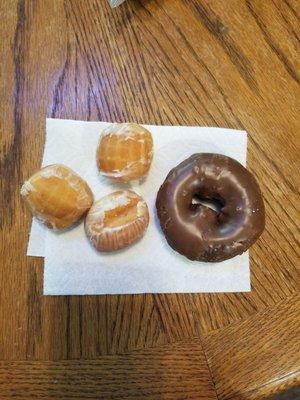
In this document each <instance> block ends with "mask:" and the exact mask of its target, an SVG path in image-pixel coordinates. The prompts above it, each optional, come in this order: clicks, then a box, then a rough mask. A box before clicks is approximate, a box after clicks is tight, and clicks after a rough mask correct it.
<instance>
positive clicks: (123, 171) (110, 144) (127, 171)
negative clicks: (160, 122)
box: [96, 123, 153, 182]
mask: <svg viewBox="0 0 300 400" xmlns="http://www.w3.org/2000/svg"><path fill="white" fill-rule="evenodd" d="M152 158H153V140H152V135H151V133H150V132H149V131H148V130H147V129H145V128H143V127H142V126H140V125H138V124H134V123H123V124H111V125H110V126H109V127H108V128H106V129H105V130H104V131H103V132H102V134H101V137H100V140H99V144H98V148H97V154H96V159H97V165H98V168H99V171H100V173H101V174H102V175H104V176H107V177H108V178H111V179H114V180H115V181H119V182H128V181H131V180H135V179H141V178H144V177H145V176H146V175H147V173H148V171H149V168H150V165H151V162H152Z"/></svg>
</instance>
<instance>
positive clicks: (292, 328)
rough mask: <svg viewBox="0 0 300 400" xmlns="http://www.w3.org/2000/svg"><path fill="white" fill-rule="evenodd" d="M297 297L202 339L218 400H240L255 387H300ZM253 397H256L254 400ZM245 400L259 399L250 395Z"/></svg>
mask: <svg viewBox="0 0 300 400" xmlns="http://www.w3.org/2000/svg"><path fill="white" fill-rule="evenodd" d="M299 309H300V295H299V294H297V295H294V296H292V297H290V298H289V299H287V300H284V301H282V302H280V303H279V304H277V305H276V307H275V308H274V309H270V310H266V311H264V312H261V313H258V314H256V315H255V316H253V317H251V318H249V319H247V320H246V321H244V322H242V323H238V324H232V325H231V326H229V327H226V328H224V329H222V330H220V331H216V332H214V333H211V334H209V335H207V336H206V337H204V338H203V346H204V348H205V352H206V355H207V360H208V364H209V365H210V368H211V371H212V375H213V380H214V382H215V387H216V390H217V394H218V398H219V399H231V398H232V399H233V398H234V399H240V398H243V393H247V392H251V391H254V389H255V388H257V387H263V386H264V387H265V390H267V386H269V387H270V390H272V391H273V387H274V386H277V385H278V384H281V383H282V382H284V381H289V380H291V383H292V386H293V385H295V383H298V384H299V385H300V374H299V372H300V368H299V365H300V351H299V349H300V346H299V344H300V342H299V338H300V320H299ZM255 396H256V397H255ZM246 398H258V394H257V393H256V392H255V391H254V393H250V394H249V396H247V397H246Z"/></svg>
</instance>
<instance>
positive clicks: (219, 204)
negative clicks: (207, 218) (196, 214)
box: [190, 194, 225, 213]
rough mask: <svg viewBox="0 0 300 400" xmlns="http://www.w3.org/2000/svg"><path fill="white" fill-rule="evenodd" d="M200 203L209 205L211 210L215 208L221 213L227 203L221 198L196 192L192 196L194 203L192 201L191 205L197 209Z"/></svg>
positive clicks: (193, 208)
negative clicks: (209, 196)
mask: <svg viewBox="0 0 300 400" xmlns="http://www.w3.org/2000/svg"><path fill="white" fill-rule="evenodd" d="M200 205H201V206H205V207H208V208H210V209H211V210H213V211H215V212H217V213H220V212H221V210H222V208H223V207H224V205H225V202H224V201H223V200H221V199H216V198H208V197H204V196H201V194H195V195H194V196H193V198H192V203H191V205H190V207H191V209H192V210H195V209H197V208H198V207H199V206H200Z"/></svg>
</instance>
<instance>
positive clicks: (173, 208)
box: [156, 153, 265, 262]
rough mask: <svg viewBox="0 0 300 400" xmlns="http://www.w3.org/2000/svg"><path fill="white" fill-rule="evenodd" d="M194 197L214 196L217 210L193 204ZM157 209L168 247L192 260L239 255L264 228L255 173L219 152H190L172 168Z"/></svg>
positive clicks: (207, 259)
mask: <svg viewBox="0 0 300 400" xmlns="http://www.w3.org/2000/svg"><path fill="white" fill-rule="evenodd" d="M195 197H198V198H200V199H201V200H202V201H203V200H214V201H216V202H218V204H219V205H220V208H219V210H218V211H215V210H213V209H211V208H209V207H207V206H205V205H203V204H194V201H193V199H195ZM156 208H157V214H158V218H159V220H160V224H161V227H162V230H163V232H164V234H165V236H166V239H167V241H168V243H169V245H170V246H171V247H172V248H173V249H174V250H176V251H177V252H179V253H181V254H183V255H185V256H186V257H187V258H189V259H190V260H198V261H206V262H217V261H223V260H226V259H229V258H232V257H234V256H236V255H238V254H242V253H243V252H244V251H246V250H247V249H248V248H249V247H250V246H251V245H252V244H253V243H254V242H255V241H256V240H257V239H258V237H259V236H260V235H261V233H262V231H263V230H264V226H265V208H264V203H263V199H262V195H261V191H260V188H259V186H258V184H257V182H256V180H255V178H254V176H253V175H252V174H251V173H250V172H249V171H248V170H247V169H246V168H244V167H243V166H242V165H241V164H240V163H239V162H238V161H236V160H234V159H232V158H230V157H227V156H224V155H221V154H210V153H199V154H194V155H192V156H191V157H189V158H188V159H186V160H185V161H183V162H182V163H181V164H179V165H178V166H177V167H175V168H173V169H172V170H171V171H170V172H169V174H168V176H167V178H166V180H165V182H164V183H163V185H162V186H161V187H160V189H159V192H158V195H157V199H156Z"/></svg>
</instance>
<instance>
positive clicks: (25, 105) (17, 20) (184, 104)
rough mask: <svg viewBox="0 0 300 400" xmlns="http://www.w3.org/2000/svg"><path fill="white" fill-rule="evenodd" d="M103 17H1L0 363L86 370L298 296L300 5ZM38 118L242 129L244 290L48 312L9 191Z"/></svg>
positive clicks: (30, 149)
mask: <svg viewBox="0 0 300 400" xmlns="http://www.w3.org/2000/svg"><path fill="white" fill-rule="evenodd" d="M107 3H108V2H107V1H106V0H70V1H63V0H56V1H51V0H3V1H1V2H0V20H1V23H0V59H1V62H0V132H1V142H0V143H1V153H0V176H1V181H0V188H1V196H0V210H1V211H0V222H1V242H0V246H1V247H0V254H1V257H0V287H1V290H0V359H2V360H7V361H9V360H10V361H11V360H15V361H18V360H69V359H74V358H76V359H78V358H79V359H86V360H89V359H95V358H98V357H102V356H105V355H115V354H119V355H120V354H124V353H127V352H128V351H131V350H134V349H140V350H142V349H144V348H145V349H147V348H152V347H156V346H161V345H164V344H168V343H174V342H177V341H182V340H190V339H191V338H194V337H201V336H202V335H209V334H210V332H212V331H215V330H217V331H218V332H219V333H221V332H223V329H225V330H226V329H229V328H230V325H231V324H233V323H234V324H235V325H234V326H238V325H239V324H240V323H241V324H243V323H244V321H247V320H248V318H250V321H252V318H255V317H256V314H257V313H260V312H264V311H266V312H268V310H270V309H274V307H275V308H276V305H277V304H279V303H281V302H282V301H284V300H285V299H287V298H291V296H293V295H294V294H296V293H298V292H299V288H300V280H299V275H298V270H297V267H299V231H298V226H299V212H298V211H299V207H298V204H299V203H298V188H299V183H300V182H299V174H297V171H298V170H299V135H298V131H299V127H300V123H299V115H300V113H299V111H300V110H299V101H298V98H299V94H300V92H299V57H297V55H298V53H299V15H300V8H299V2H296V1H294V0H284V1H283V0H282V1H280V0H267V1H263V0H251V1H250V0H249V1H240V0H231V1H228V2H224V1H222V0H216V1H214V2H211V1H209V0H163V1H159V0H127V1H126V3H125V4H124V5H122V6H121V7H119V8H117V9H115V10H111V9H110V8H109V6H108V4H107ZM47 116H49V117H50V116H51V117H55V118H73V119H83V120H107V121H128V120H132V121H136V122H144V123H152V124H177V125H178V124H185V125H203V126H223V127H231V128H239V129H246V130H247V131H248V135H249V136H248V137H249V141H248V167H249V169H250V170H251V171H252V172H253V173H254V174H255V175H256V176H257V178H258V180H259V182H260V185H261V188H262V191H263V194H264V199H265V204H266V211H267V226H266V230H265V232H264V234H263V235H262V237H261V239H260V240H259V241H258V242H257V244H255V245H254V246H253V248H252V249H251V252H250V255H251V281H252V291H251V292H250V293H242V294H230V293H228V294H186V295H169V294H168V295H139V296H137V295H136V296H99V297H96V296H87V297H77V296H74V297H52V298H49V297H48V298H45V297H43V296H42V280H43V268H42V260H40V259H36V258H26V256H25V254H26V246H27V238H28V232H29V229H30V221H31V217H30V215H29V213H28V212H27V210H26V209H25V206H24V204H23V203H22V202H21V200H20V197H19V189H20V186H21V184H22V182H23V180H24V179H25V178H26V177H28V176H30V175H31V174H32V173H33V172H34V171H35V170H36V169H38V168H39V166H40V162H41V157H42V153H43V144H44V134H45V128H44V127H45V118H46V117H47ZM272 307H273V308H272ZM274 318H275V319H276V318H277V317H276V316H275V317H274ZM282 318H283V319H284V318H285V316H284V315H282ZM292 318H293V323H296V322H298V321H299V316H297V315H293V317H292ZM275 325H276V323H275V322H274V326H275ZM228 326H229V328H227V327H228ZM290 334H291V333H290ZM213 335H215V333H213ZM266 341H267V342H270V343H272V337H271V335H267V336H266ZM274 351H275V350H274ZM274 363H275V364H276V360H275V361H274ZM275 370H276V369H275ZM258 378H259V377H258V376H257V382H256V383H255V382H253V387H254V386H255V385H257V386H260V385H262V381H261V380H259V379H258ZM247 390H248V389H247ZM247 393H248V392H247Z"/></svg>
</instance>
